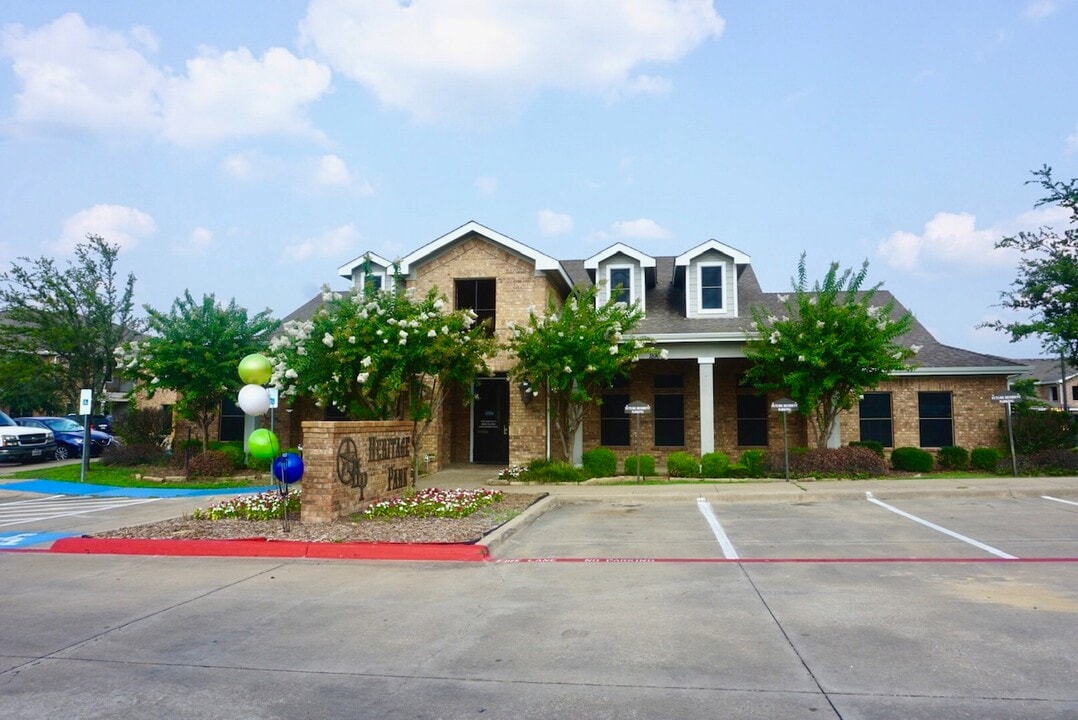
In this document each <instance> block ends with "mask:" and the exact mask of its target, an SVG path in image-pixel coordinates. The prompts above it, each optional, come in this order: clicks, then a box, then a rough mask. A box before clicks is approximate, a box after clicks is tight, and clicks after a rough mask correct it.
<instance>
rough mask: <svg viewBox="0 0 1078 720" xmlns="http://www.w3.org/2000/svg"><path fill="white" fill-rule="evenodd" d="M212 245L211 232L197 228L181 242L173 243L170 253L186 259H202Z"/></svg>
mask: <svg viewBox="0 0 1078 720" xmlns="http://www.w3.org/2000/svg"><path fill="white" fill-rule="evenodd" d="M212 245H213V232H212V231H211V230H207V229H206V228H204V227H197V228H195V229H194V230H192V231H191V234H190V235H188V236H187V238H186V239H185V240H184V241H183V242H179V243H173V244H172V252H174V253H176V254H177V255H183V256H186V257H202V256H203V255H205V254H206V252H207V251H208V250H209V249H210V247H211V246H212Z"/></svg>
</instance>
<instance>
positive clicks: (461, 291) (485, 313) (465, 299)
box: [454, 278, 496, 335]
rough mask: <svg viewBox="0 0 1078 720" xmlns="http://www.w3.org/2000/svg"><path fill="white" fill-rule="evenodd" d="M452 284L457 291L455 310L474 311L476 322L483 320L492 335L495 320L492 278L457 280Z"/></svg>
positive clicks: (494, 283) (493, 283) (493, 282)
mask: <svg viewBox="0 0 1078 720" xmlns="http://www.w3.org/2000/svg"><path fill="white" fill-rule="evenodd" d="M454 284H455V286H456V291H457V303H456V308H457V310H465V309H469V310H472V311H474V312H475V314H476V322H480V323H483V322H485V323H486V326H487V331H488V332H489V333H490V334H491V335H493V334H494V327H495V322H496V317H495V312H494V309H495V286H496V282H495V280H494V278H483V279H476V280H457V281H455V283H454Z"/></svg>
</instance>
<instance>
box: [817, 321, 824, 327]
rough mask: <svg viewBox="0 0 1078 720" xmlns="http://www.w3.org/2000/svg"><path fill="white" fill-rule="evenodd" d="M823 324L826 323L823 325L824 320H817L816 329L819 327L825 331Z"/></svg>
mask: <svg viewBox="0 0 1078 720" xmlns="http://www.w3.org/2000/svg"><path fill="white" fill-rule="evenodd" d="M823 324H824V323H823V320H817V321H816V327H817V328H818V329H823Z"/></svg>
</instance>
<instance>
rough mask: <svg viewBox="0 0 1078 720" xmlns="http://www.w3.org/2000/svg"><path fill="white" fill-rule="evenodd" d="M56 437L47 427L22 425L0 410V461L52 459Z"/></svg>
mask: <svg viewBox="0 0 1078 720" xmlns="http://www.w3.org/2000/svg"><path fill="white" fill-rule="evenodd" d="M55 452H56V438H55V437H54V436H53V433H52V431H51V430H49V429H48V428H47V427H22V426H20V425H19V424H18V423H17V422H15V421H14V420H12V419H11V418H10V417H8V416H7V415H5V414H4V413H2V412H0V462H26V461H28V460H29V461H38V460H52V458H53V455H54V454H55Z"/></svg>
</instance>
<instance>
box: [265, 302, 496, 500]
mask: <svg viewBox="0 0 1078 720" xmlns="http://www.w3.org/2000/svg"><path fill="white" fill-rule="evenodd" d="M322 300H323V303H322V306H321V307H320V308H319V309H318V310H317V311H316V312H315V314H314V316H313V317H311V319H309V320H302V321H293V322H289V323H286V324H285V326H284V327H283V332H282V333H281V334H279V335H278V336H277V337H275V338H274V339H273V341H272V343H271V345H270V349H271V353H272V355H273V360H274V371H273V377H272V379H271V381H270V382H271V384H274V385H276V386H277V387H279V388H280V389H281V393H282V395H284V396H286V397H288V396H296V395H308V396H310V397H313V398H314V399H315V401H316V402H317V404H318V405H320V406H323V407H330V406H332V407H335V408H337V409H338V410H340V411H342V412H344V413H345V414H346V415H347V416H348V417H350V418H353V419H356V420H411V421H412V422H413V430H412V472H413V481H414V479H415V478H417V477H418V474H419V448H420V445H421V443H422V440H423V436H424V435H425V433H426V431H427V430H428V429H429V427H430V425H431V422H432V420H433V418H434V417H436V416H437V414H438V411H439V409H440V408H441V407H442V405H443V403H444V401H445V399H446V397H447V396H448V393H449V391H450V390H452V389H453V388H459V389H461V390H462V391H463V392H464V396H465V397H466V398H468V399H470V398H471V393H472V385H473V381H474V379H475V378H476V377H477V376H479V375H481V374H485V373H487V372H488V370H487V365H486V358H487V357H490V356H491V355H493V354H494V353H495V352H496V351H497V346H496V343H495V341H494V340H493V338H491V337H490V334H489V331H488V330H487V329H486V328H485V327H484V326H481V325H478V324H476V322H475V320H476V316H475V313H474V312H472V311H471V310H449V309H447V307H446V303H445V300H444V298H442V297H440V296H439V295H438V293H437V291H436V290H431V291H430V292H429V293H427V294H426V295H425V296H423V297H416V296H415V294H414V293H412V292H411V291H409V292H383V291H375V290H374V289H373V288H370V287H369V288H367V289H366V290H360V289H356V290H353V291H352V292H350V293H346V294H341V293H334V292H329V291H328V289H326V290H325V291H324V292H323V295H322Z"/></svg>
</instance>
